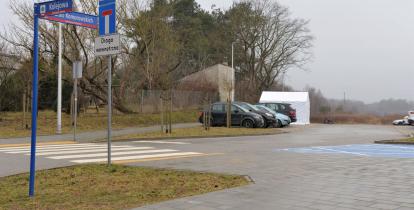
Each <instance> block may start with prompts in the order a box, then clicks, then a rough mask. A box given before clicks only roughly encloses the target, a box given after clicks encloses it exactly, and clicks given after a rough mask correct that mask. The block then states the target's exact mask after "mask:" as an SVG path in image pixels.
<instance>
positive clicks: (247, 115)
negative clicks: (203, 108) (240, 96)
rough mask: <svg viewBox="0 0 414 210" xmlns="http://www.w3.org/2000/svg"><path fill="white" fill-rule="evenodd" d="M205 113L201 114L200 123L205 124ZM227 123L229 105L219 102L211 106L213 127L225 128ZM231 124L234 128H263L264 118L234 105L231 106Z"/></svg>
mask: <svg viewBox="0 0 414 210" xmlns="http://www.w3.org/2000/svg"><path fill="white" fill-rule="evenodd" d="M203 115H204V112H202V113H200V118H199V122H200V123H203V119H204V117H203ZM226 123H227V103H224V102H217V103H214V104H212V106H211V126H223V125H226ZM231 124H232V125H233V126H242V127H246V128H258V127H263V125H264V120H263V118H262V116H260V115H258V114H256V113H253V112H250V111H249V110H246V109H245V108H243V107H241V106H239V105H236V104H232V105H231Z"/></svg>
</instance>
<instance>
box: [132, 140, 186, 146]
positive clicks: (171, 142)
mask: <svg viewBox="0 0 414 210" xmlns="http://www.w3.org/2000/svg"><path fill="white" fill-rule="evenodd" d="M134 142H135V143H151V144H180V145H184V144H190V143H186V142H178V141H134Z"/></svg>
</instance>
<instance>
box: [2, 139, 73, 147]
mask: <svg viewBox="0 0 414 210" xmlns="http://www.w3.org/2000/svg"><path fill="white" fill-rule="evenodd" d="M75 143H76V142H74V141H54V142H40V143H37V145H38V146H41V145H56V144H58V145H67V144H75ZM24 146H30V144H0V148H13V147H24Z"/></svg>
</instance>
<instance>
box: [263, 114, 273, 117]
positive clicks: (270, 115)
mask: <svg viewBox="0 0 414 210" xmlns="http://www.w3.org/2000/svg"><path fill="white" fill-rule="evenodd" d="M265 114H266V116H268V117H273V115H272V114H270V113H265Z"/></svg>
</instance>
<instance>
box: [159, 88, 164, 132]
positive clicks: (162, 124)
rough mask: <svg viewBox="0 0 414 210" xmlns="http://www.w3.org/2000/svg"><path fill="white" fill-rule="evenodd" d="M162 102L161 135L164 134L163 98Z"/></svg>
mask: <svg viewBox="0 0 414 210" xmlns="http://www.w3.org/2000/svg"><path fill="white" fill-rule="evenodd" d="M160 100H161V133H164V107H163V99H162V96H161V98H160Z"/></svg>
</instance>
